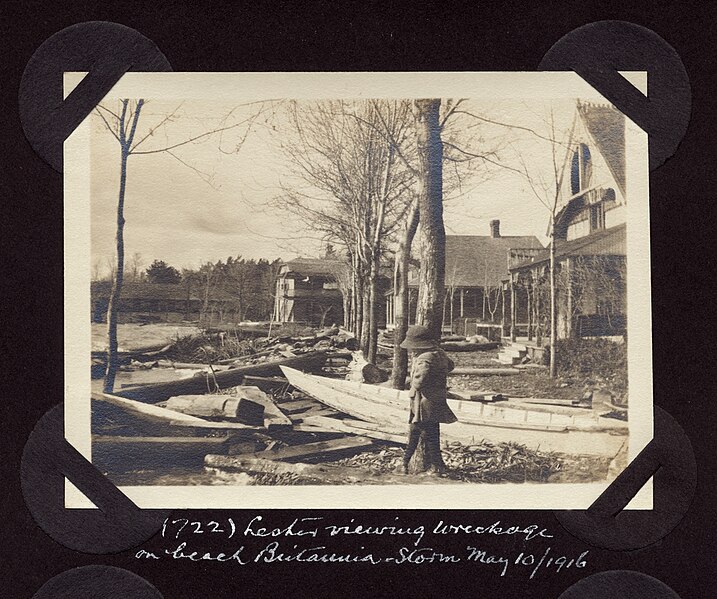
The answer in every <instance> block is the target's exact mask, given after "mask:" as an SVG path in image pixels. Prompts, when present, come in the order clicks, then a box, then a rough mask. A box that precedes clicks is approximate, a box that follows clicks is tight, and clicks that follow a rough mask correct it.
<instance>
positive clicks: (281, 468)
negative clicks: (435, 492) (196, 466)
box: [204, 454, 459, 485]
mask: <svg viewBox="0 0 717 599" xmlns="http://www.w3.org/2000/svg"><path fill="white" fill-rule="evenodd" d="M204 465H205V466H207V467H209V468H219V469H224V470H239V471H241V472H250V473H251V472H253V473H257V474H274V475H281V474H288V475H293V476H296V477H297V478H299V479H301V480H304V481H308V482H311V483H313V484H319V485H320V484H324V485H341V484H344V485H351V484H353V485H387V484H396V485H444V484H446V485H448V484H456V483H458V482H459V481H456V480H452V479H449V478H441V477H438V476H427V475H410V474H390V473H385V472H384V473H377V472H372V471H370V470H366V469H363V468H353V467H350V466H337V465H336V464H305V463H298V464H288V463H286V462H278V461H275V460H265V459H261V458H242V459H238V457H237V456H224V455H214V454H209V455H207V456H206V457H205V458H204Z"/></svg>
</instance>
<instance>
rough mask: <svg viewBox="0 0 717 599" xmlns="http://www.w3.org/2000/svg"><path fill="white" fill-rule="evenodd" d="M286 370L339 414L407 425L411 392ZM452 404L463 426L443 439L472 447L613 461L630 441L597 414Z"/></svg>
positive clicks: (445, 431)
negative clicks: (484, 444)
mask: <svg viewBox="0 0 717 599" xmlns="http://www.w3.org/2000/svg"><path fill="white" fill-rule="evenodd" d="M282 370H283V372H284V376H286V378H287V379H288V380H289V382H290V383H291V384H292V385H293V386H294V387H297V388H298V389H301V390H302V391H304V392H305V393H307V394H309V395H311V396H312V397H314V398H316V399H317V400H318V401H320V402H321V403H323V404H325V405H327V406H329V407H331V408H334V409H335V410H338V411H340V412H343V413H345V414H348V415H350V416H353V417H354V418H358V419H359V420H364V421H366V422H373V423H376V424H381V425H385V426H386V428H387V429H395V427H397V426H399V427H406V426H407V422H408V405H409V399H408V392H407V391H398V390H396V389H389V388H386V387H379V386H375V385H368V384H365V383H356V382H353V381H343V380H338V379H330V378H326V377H319V376H313V375H309V374H304V373H302V372H299V371H297V370H294V369H292V368H289V367H282ZM448 405H449V406H450V407H451V409H452V410H453V411H454V412H455V414H456V416H457V417H458V422H455V423H453V424H449V425H444V426H443V427H441V433H442V435H443V438H445V439H447V440H450V441H460V442H461V443H464V444H467V445H470V444H475V443H480V442H481V441H483V440H485V441H489V442H492V443H506V442H512V443H520V444H522V445H525V446H527V447H530V448H533V449H541V450H543V451H556V452H560V453H568V454H579V455H595V456H606V457H607V456H609V457H612V456H615V455H616V454H617V452H618V451H619V449H620V447H621V446H622V445H623V443H624V442H625V440H626V439H627V423H625V422H622V421H619V420H614V419H609V418H602V417H600V416H598V415H597V414H596V413H595V412H593V411H592V410H580V411H579V413H575V410H570V409H568V408H562V409H561V408H556V409H555V410H554V411H546V410H545V409H544V408H543V409H542V410H533V409H531V407H530V405H526V404H519V403H516V404H510V403H509V402H498V403H495V404H485V403H480V402H474V401H463V400H456V399H449V400H448Z"/></svg>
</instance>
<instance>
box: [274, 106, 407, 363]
mask: <svg viewBox="0 0 717 599" xmlns="http://www.w3.org/2000/svg"><path fill="white" fill-rule="evenodd" d="M409 115H410V112H409V106H408V104H407V103H406V102H403V101H388V100H380V101H361V102H347V101H322V102H311V103H299V102H293V103H292V104H291V105H290V107H289V117H290V122H291V124H292V127H293V130H294V131H293V132H294V137H295V139H294V140H293V141H287V142H286V143H285V144H284V147H285V150H286V152H287V155H288V157H289V159H290V161H291V163H292V165H293V167H294V172H293V181H291V184H289V185H286V184H285V185H284V190H283V193H282V195H281V197H280V198H278V199H277V201H278V205H279V206H280V207H281V208H283V209H286V210H289V211H290V212H292V213H294V214H296V215H298V216H299V217H300V218H301V219H302V221H303V222H304V223H305V224H306V225H307V226H308V227H309V228H310V229H311V230H312V231H314V232H317V233H319V234H320V235H322V236H323V237H324V238H325V239H326V240H327V241H330V242H331V243H334V244H336V245H338V246H341V247H343V248H344V250H345V251H346V254H347V255H348V257H349V261H350V265H351V277H352V297H351V305H350V310H351V322H352V324H353V330H354V333H355V334H356V336H357V337H358V338H359V340H360V343H361V349H362V350H363V353H364V356H365V357H366V359H367V360H368V361H369V362H373V361H375V356H376V345H377V328H378V318H377V316H378V315H377V309H378V302H379V298H378V282H379V271H380V265H381V257H382V254H383V252H384V251H385V249H386V241H387V240H388V239H389V238H390V236H391V235H393V234H394V233H395V232H396V230H397V228H398V227H399V223H400V221H401V219H402V218H403V216H404V214H405V212H406V209H407V204H408V199H407V198H408V194H407V189H408V188H409V186H410V183H411V179H412V177H413V173H412V171H411V170H410V169H408V168H406V163H405V162H403V161H401V159H400V158H399V156H400V154H401V152H402V151H403V150H405V146H406V143H407V139H408V137H409V134H410V119H409V118H408V116H409ZM380 128H384V129H385V130H387V131H389V132H390V135H391V138H392V139H393V140H396V143H395V144H394V143H389V142H388V141H387V139H386V138H385V137H384V136H382V135H379V134H378V133H377V131H378V130H379V129H380ZM401 148H403V150H402V149H401Z"/></svg>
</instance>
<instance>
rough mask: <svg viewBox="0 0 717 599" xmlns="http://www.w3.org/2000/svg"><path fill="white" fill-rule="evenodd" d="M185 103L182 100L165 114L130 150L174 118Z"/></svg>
mask: <svg viewBox="0 0 717 599" xmlns="http://www.w3.org/2000/svg"><path fill="white" fill-rule="evenodd" d="M183 104H184V102H182V103H181V104H180V105H179V106H177V107H176V108H175V109H174V110H173V111H172V112H171V113H170V114H168V115H167V116H165V117H164V118H163V119H162V120H161V121H160V122H159V123H157V124H156V125H155V126H154V127H150V129H149V132H148V133H147V135H145V136H144V137H143V138H142V139H140V140H139V141H138V142H137V143H136V144H134V145H133V146H132V148H131V149H130V152H133V151H134V150H135V149H136V148H137V147H139V145H140V144H141V143H142V142H143V141H144V140H146V139H147V138H148V137H151V136H152V135H154V132H155V131H156V130H157V129H159V128H160V127H161V126H162V125H164V123H166V122H167V121H169V120H170V119H172V118H173V117H174V115H175V114H177V111H178V110H179V109H180V108H181V107H182V105H183Z"/></svg>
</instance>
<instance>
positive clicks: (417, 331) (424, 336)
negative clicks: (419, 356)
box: [401, 324, 438, 349]
mask: <svg viewBox="0 0 717 599" xmlns="http://www.w3.org/2000/svg"><path fill="white" fill-rule="evenodd" d="M401 347H402V348H403V349H435V348H436V347H438V342H437V341H436V340H435V339H434V337H433V335H431V332H430V331H429V330H428V328H427V327H424V326H423V325H420V324H417V325H414V326H412V327H409V328H408V331H407V332H406V338H405V339H404V340H403V343H401Z"/></svg>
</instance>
